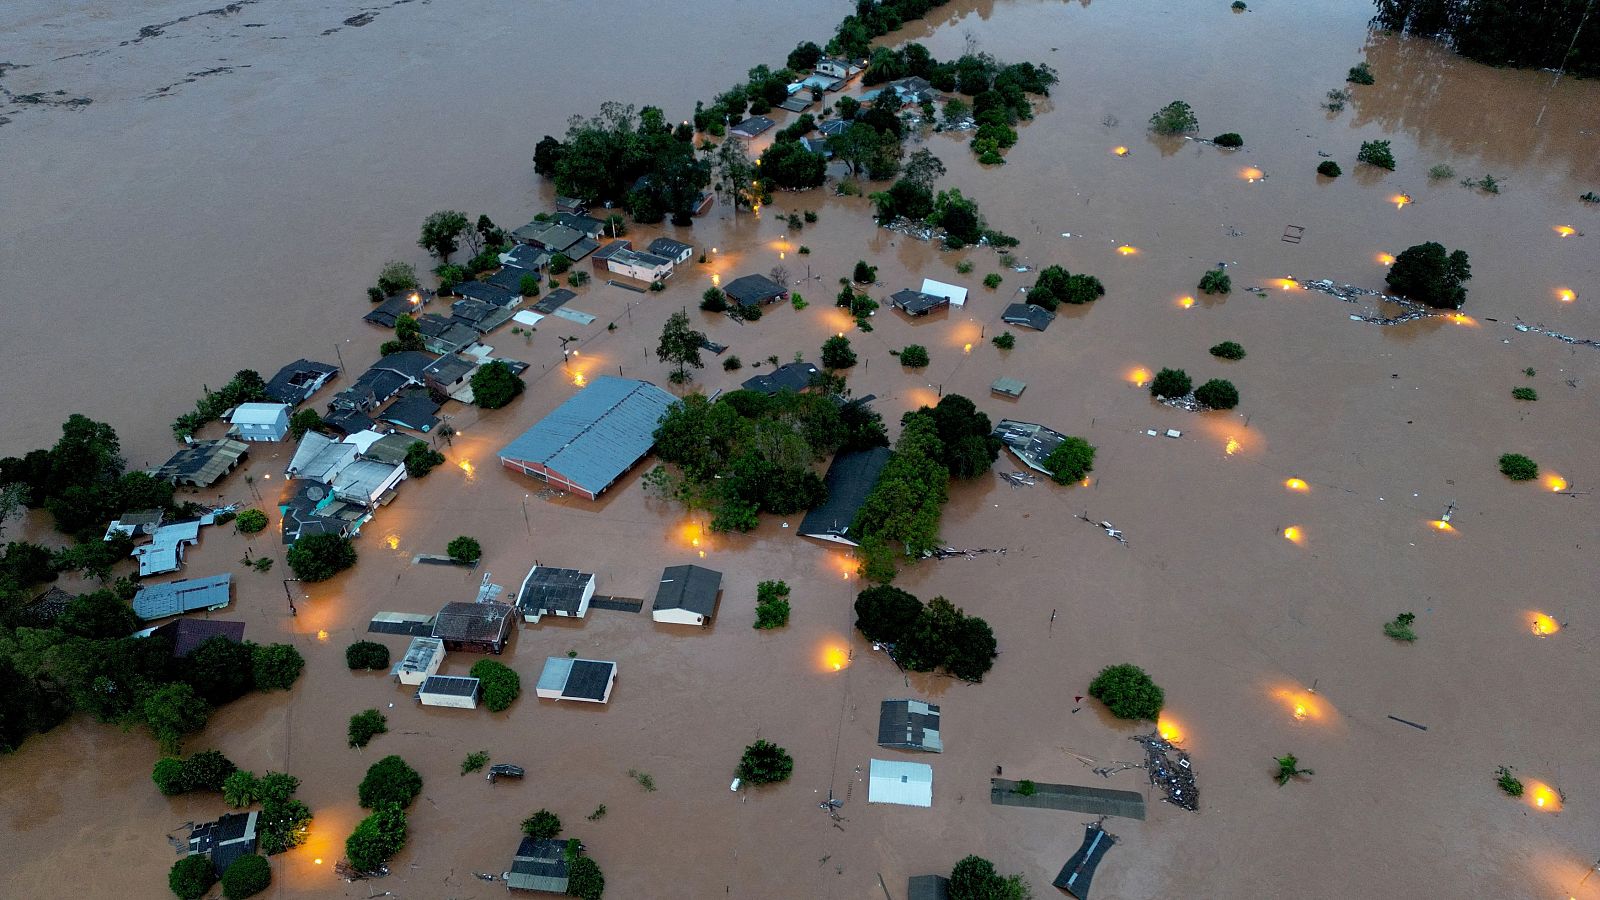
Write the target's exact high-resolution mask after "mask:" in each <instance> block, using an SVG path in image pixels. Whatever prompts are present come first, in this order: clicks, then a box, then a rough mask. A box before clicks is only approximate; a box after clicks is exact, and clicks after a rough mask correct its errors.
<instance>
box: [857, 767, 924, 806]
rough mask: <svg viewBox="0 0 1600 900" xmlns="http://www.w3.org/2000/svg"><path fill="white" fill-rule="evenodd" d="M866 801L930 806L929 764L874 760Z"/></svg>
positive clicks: (869, 774) (868, 780)
mask: <svg viewBox="0 0 1600 900" xmlns="http://www.w3.org/2000/svg"><path fill="white" fill-rule="evenodd" d="M867 802H868V803H896V804H899V805H901V806H932V805H933V767H932V766H930V765H927V764H926V763H914V762H900V761H898V760H888V759H875V760H873V761H872V768H871V770H870V772H869V773H868V779H867Z"/></svg>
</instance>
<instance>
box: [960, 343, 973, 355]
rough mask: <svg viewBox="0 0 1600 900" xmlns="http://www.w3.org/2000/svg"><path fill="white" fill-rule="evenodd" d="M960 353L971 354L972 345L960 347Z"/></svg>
mask: <svg viewBox="0 0 1600 900" xmlns="http://www.w3.org/2000/svg"><path fill="white" fill-rule="evenodd" d="M961 352H962V353H971V352H972V345H971V344H968V345H966V346H965V347H962V348H961Z"/></svg>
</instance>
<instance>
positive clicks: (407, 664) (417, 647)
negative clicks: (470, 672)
mask: <svg viewBox="0 0 1600 900" xmlns="http://www.w3.org/2000/svg"><path fill="white" fill-rule="evenodd" d="M443 663H444V641H441V640H439V639H438V638H431V637H415V638H412V639H411V646H409V647H407V648H406V655H405V657H404V658H403V659H401V660H400V661H399V662H397V663H395V664H394V668H393V669H390V670H389V674H390V675H393V676H394V677H395V678H396V679H397V680H398V681H399V682H400V683H401V684H411V685H419V684H422V683H423V682H424V681H427V680H428V679H429V678H432V677H433V676H434V675H435V674H436V673H437V672H438V671H439V666H440V665H441V664H443Z"/></svg>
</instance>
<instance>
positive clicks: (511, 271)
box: [483, 266, 539, 297]
mask: <svg viewBox="0 0 1600 900" xmlns="http://www.w3.org/2000/svg"><path fill="white" fill-rule="evenodd" d="M530 275H531V276H533V279H534V280H535V281H538V280H539V273H537V272H530V271H528V270H527V269H519V268H517V267H516V266H506V267H504V268H502V269H501V270H500V271H498V272H496V273H494V274H493V275H490V276H489V277H488V278H485V279H484V280H483V283H484V284H487V285H489V286H490V287H497V288H499V289H501V290H502V291H505V292H506V293H508V294H511V295H512V296H515V297H520V296H522V279H524V278H527V277H528V276H530Z"/></svg>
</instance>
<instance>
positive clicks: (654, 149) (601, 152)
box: [533, 102, 711, 225]
mask: <svg viewBox="0 0 1600 900" xmlns="http://www.w3.org/2000/svg"><path fill="white" fill-rule="evenodd" d="M533 163H534V165H533V168H534V171H535V172H537V173H538V174H540V175H544V176H546V177H549V178H552V179H554V181H555V184H556V191H557V192H558V193H561V194H564V195H568V196H572V197H578V198H580V199H583V200H586V201H588V202H591V203H596V202H600V201H606V200H609V201H615V202H618V203H620V204H621V205H622V208H623V209H625V210H627V211H628V213H629V214H630V215H632V216H633V218H634V219H635V220H636V221H639V222H647V223H655V222H660V221H661V220H662V219H664V218H666V217H667V216H668V215H670V216H672V222H673V224H674V225H687V224H689V222H690V216H691V214H692V213H693V211H694V204H695V200H696V198H698V197H699V196H700V195H701V194H702V193H703V192H704V190H705V187H706V186H707V185H708V184H710V183H711V165H710V163H708V162H707V161H705V160H703V159H698V158H697V157H696V156H695V152H694V131H693V129H692V128H690V127H688V126H686V125H680V126H678V127H676V128H674V127H673V126H672V125H671V124H670V123H668V122H667V120H666V116H665V115H664V114H663V113H662V112H661V110H660V109H658V108H656V107H654V106H646V107H644V108H643V109H641V110H639V112H638V114H637V115H635V113H634V108H633V107H632V106H624V105H622V104H620V103H615V102H607V103H603V104H601V106H600V114H599V115H597V116H594V117H591V118H588V119H585V118H583V117H581V116H574V117H573V118H572V120H571V122H570V123H569V124H568V127H567V137H566V140H557V139H556V138H554V137H551V136H549V135H546V136H545V137H544V139H543V140H541V141H540V142H539V144H538V146H537V147H536V148H535V149H534V156H533Z"/></svg>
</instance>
